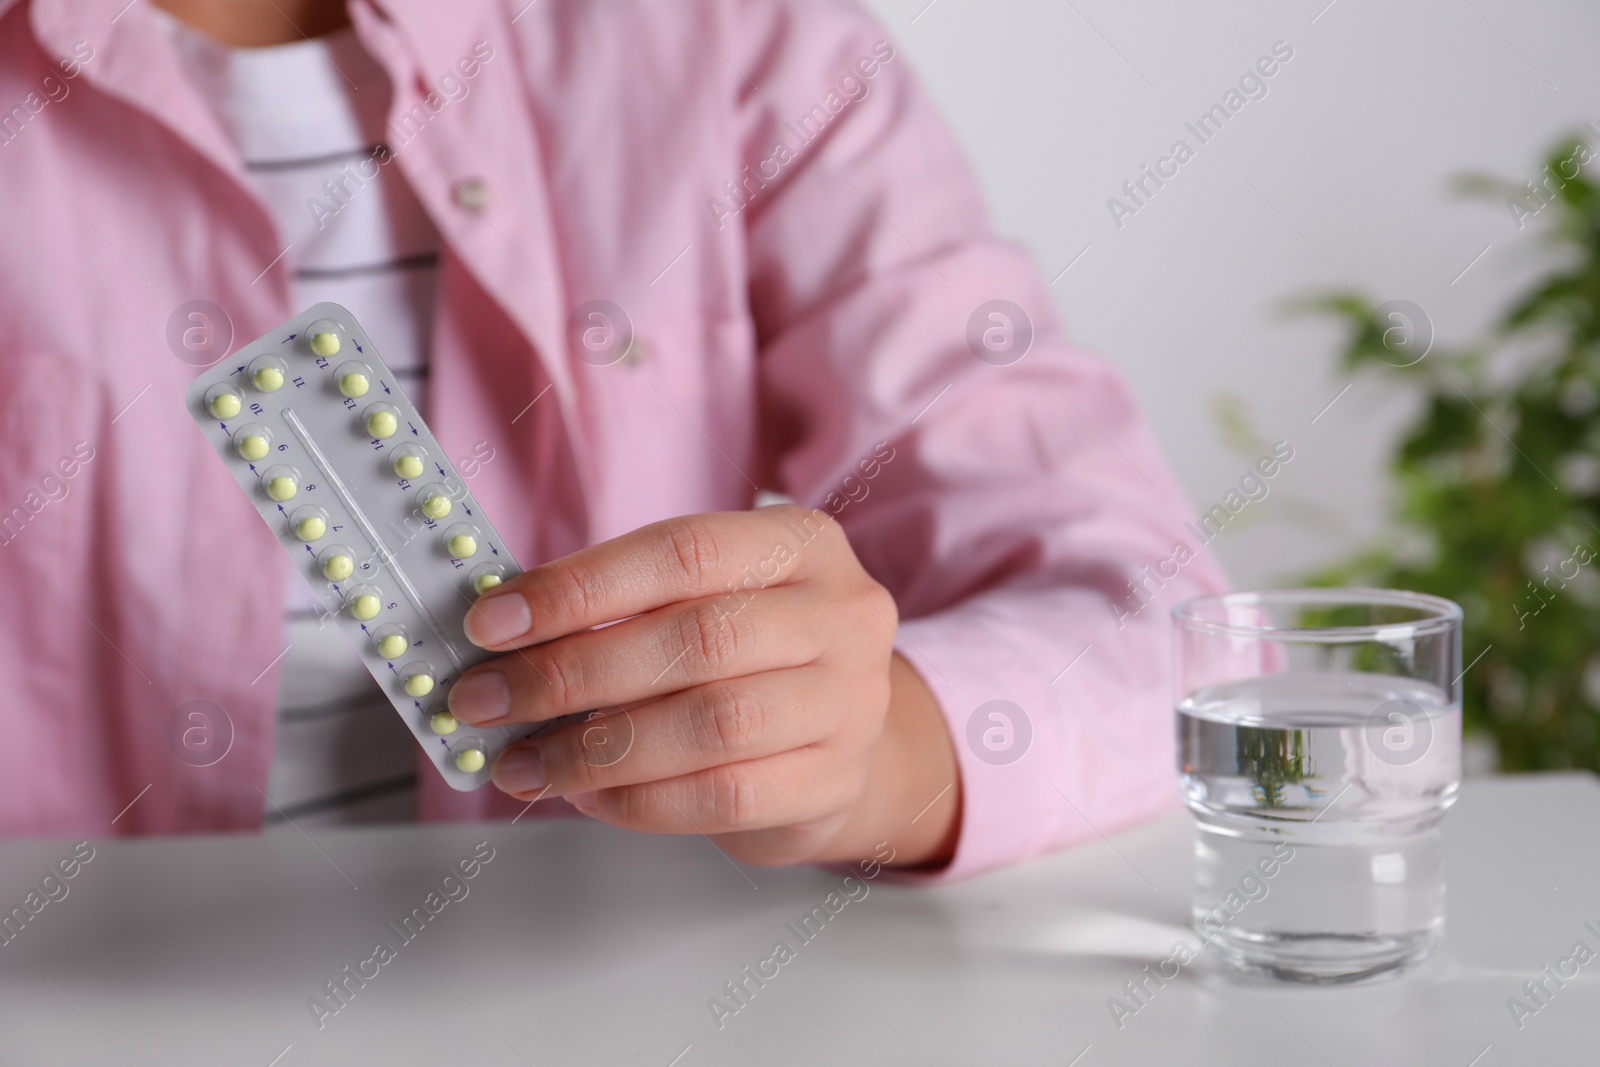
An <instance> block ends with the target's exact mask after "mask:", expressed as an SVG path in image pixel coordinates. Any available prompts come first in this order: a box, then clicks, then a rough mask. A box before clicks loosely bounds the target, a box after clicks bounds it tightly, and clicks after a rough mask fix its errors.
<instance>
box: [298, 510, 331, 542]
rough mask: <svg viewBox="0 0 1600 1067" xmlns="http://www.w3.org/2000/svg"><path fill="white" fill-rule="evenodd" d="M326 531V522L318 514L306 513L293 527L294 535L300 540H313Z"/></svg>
mask: <svg viewBox="0 0 1600 1067" xmlns="http://www.w3.org/2000/svg"><path fill="white" fill-rule="evenodd" d="M327 532H328V524H327V523H326V522H324V521H323V519H322V516H320V515H307V516H306V517H305V518H303V519H301V520H300V524H299V525H298V526H296V527H295V528H294V535H295V536H296V537H298V538H300V540H302V541H315V540H317V539H319V538H320V537H321V536H322V535H323V534H325V533H327Z"/></svg>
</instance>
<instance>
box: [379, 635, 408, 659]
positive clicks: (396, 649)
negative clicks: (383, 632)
mask: <svg viewBox="0 0 1600 1067" xmlns="http://www.w3.org/2000/svg"><path fill="white" fill-rule="evenodd" d="M409 647H410V642H408V641H407V640H406V639H405V638H404V637H403V636H401V635H400V634H389V635H388V636H387V637H384V638H381V639H380V640H379V641H378V655H380V656H382V657H383V658H384V659H399V658H400V657H401V656H403V655H405V654H406V649H407V648H409Z"/></svg>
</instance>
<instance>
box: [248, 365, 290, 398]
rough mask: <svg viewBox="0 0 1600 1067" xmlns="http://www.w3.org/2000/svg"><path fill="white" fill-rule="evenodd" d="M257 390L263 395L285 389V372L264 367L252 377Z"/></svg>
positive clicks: (275, 368)
mask: <svg viewBox="0 0 1600 1067" xmlns="http://www.w3.org/2000/svg"><path fill="white" fill-rule="evenodd" d="M250 380H251V381H253V382H255V383H256V388H257V389H259V390H261V391H262V392H263V393H275V392H277V391H278V390H279V389H282V388H283V371H281V370H279V369H278V368H277V367H262V368H261V369H260V370H258V371H256V372H255V374H254V375H253V376H252V377H251V379H250Z"/></svg>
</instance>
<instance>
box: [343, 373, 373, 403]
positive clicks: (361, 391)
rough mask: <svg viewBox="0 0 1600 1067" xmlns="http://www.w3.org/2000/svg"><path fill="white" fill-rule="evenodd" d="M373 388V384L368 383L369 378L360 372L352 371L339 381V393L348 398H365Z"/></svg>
mask: <svg viewBox="0 0 1600 1067" xmlns="http://www.w3.org/2000/svg"><path fill="white" fill-rule="evenodd" d="M371 388H372V383H371V382H369V381H367V376H366V375H365V374H361V373H360V372H358V371H351V372H350V373H349V374H346V375H345V376H344V377H343V378H340V379H339V392H341V393H343V394H344V395H345V396H348V397H363V396H366V395H367V390H368V389H371Z"/></svg>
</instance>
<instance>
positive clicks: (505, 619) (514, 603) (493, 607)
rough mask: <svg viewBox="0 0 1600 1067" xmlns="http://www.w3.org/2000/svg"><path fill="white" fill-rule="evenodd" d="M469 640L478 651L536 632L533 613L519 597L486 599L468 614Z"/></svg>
mask: <svg viewBox="0 0 1600 1067" xmlns="http://www.w3.org/2000/svg"><path fill="white" fill-rule="evenodd" d="M465 629H466V631H467V640H468V641H471V642H472V643H473V644H475V645H477V646H478V647H479V648H488V647H489V646H491V645H503V644H505V643H506V642H507V641H515V640H516V639H517V638H519V637H521V636H522V635H523V634H525V633H527V632H528V631H529V630H531V629H533V612H531V611H529V610H528V601H527V599H526V598H525V597H523V596H522V594H520V593H504V594H502V595H500V596H491V597H484V598H483V599H482V600H479V601H478V602H477V603H475V604H473V605H472V608H471V609H470V610H469V611H468V612H467V619H466V623H465Z"/></svg>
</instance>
